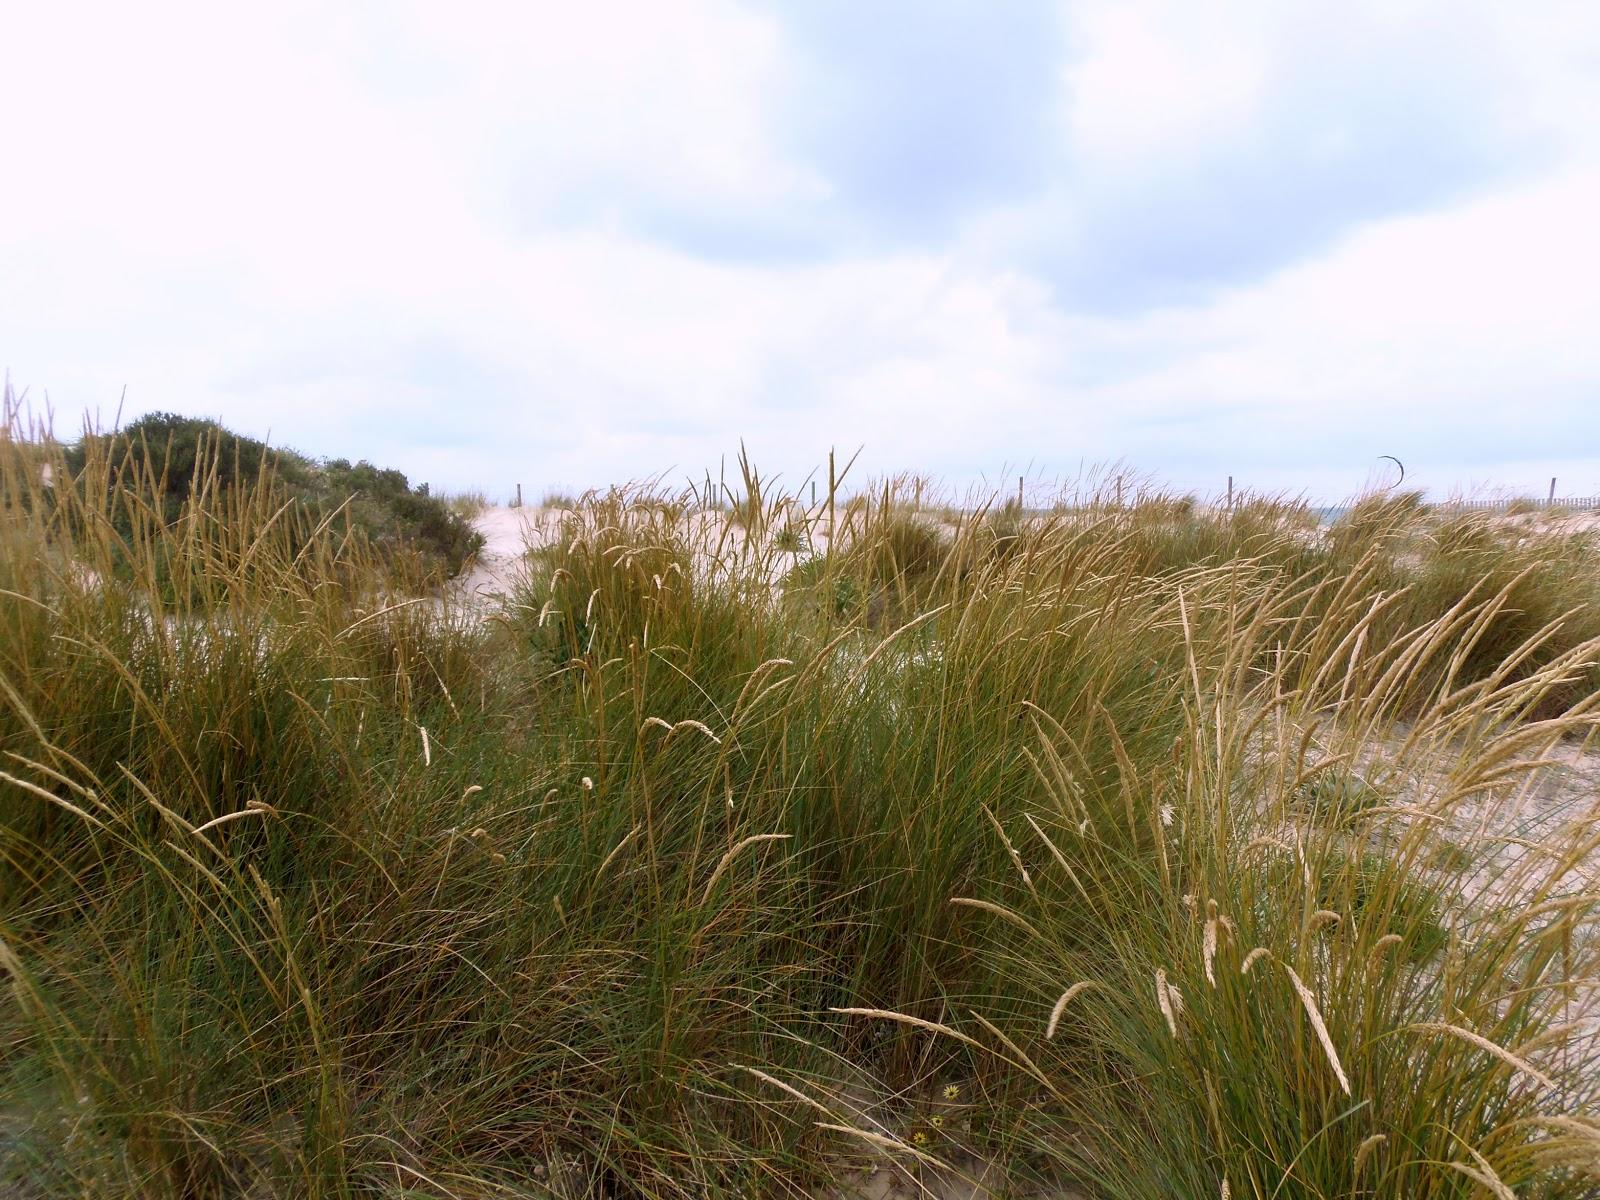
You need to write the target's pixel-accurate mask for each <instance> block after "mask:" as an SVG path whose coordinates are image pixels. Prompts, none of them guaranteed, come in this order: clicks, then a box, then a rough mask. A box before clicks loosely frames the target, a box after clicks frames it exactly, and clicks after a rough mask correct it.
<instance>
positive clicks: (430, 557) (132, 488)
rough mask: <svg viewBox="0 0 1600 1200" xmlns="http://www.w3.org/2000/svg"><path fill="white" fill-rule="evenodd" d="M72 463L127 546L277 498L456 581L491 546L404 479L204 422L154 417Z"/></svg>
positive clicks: (93, 441)
mask: <svg viewBox="0 0 1600 1200" xmlns="http://www.w3.org/2000/svg"><path fill="white" fill-rule="evenodd" d="M64 460H65V466H66V473H67V477H68V478H69V479H72V480H74V481H76V482H77V483H78V484H79V485H80V486H81V487H85V488H89V489H92V490H93V491H94V492H95V493H96V494H97V496H98V495H100V494H103V495H104V496H105V497H106V498H107V499H108V501H109V502H110V504H111V514H110V515H111V521H112V524H113V526H114V528H115V529H116V530H117V532H118V533H119V534H121V535H122V536H123V537H124V538H126V537H127V536H128V535H129V534H130V532H131V530H132V528H133V525H134V524H135V522H136V521H139V520H141V519H154V520H159V521H160V522H162V523H164V524H167V525H173V524H176V523H177V522H178V521H180V519H181V518H182V517H183V515H184V513H185V511H186V506H187V507H188V508H190V509H199V510H200V511H203V512H206V513H209V514H211V515H213V516H221V515H224V514H225V513H226V511H227V505H228V503H229V498H230V497H234V496H248V497H250V498H252V499H255V498H260V497H262V496H263V495H264V494H265V493H268V492H270V493H271V494H272V496H273V498H276V499H279V500H292V501H293V502H295V503H297V504H299V505H300V506H302V507H303V508H304V509H305V510H306V511H307V512H309V513H310V514H312V515H313V516H314V517H315V518H316V519H317V520H321V519H324V518H327V517H330V516H331V515H333V514H334V513H337V512H341V511H344V512H345V513H347V523H348V526H349V527H351V528H354V529H355V530H357V531H359V532H360V534H361V535H362V536H364V537H365V538H367V539H368V540H369V541H370V542H371V543H372V545H373V546H374V547H376V548H377V549H378V550H379V551H380V553H381V554H382V555H383V556H384V557H385V558H386V559H388V560H389V561H391V562H395V563H396V564H404V566H406V567H407V568H409V569H411V570H413V571H416V570H420V571H421V572H422V573H424V574H428V573H436V572H442V573H443V574H445V575H446V576H450V575H454V574H456V573H457V572H459V571H460V570H461V568H462V566H463V564H464V563H465V562H466V561H467V560H468V559H469V558H470V557H471V556H472V555H473V554H475V553H476V552H477V550H478V549H479V547H480V546H481V545H482V538H481V536H480V535H478V534H477V533H476V532H474V530H473V529H472V527H471V525H470V524H469V522H468V521H467V520H466V519H465V518H464V517H463V516H461V515H460V514H459V513H457V512H456V511H455V509H454V508H453V507H452V506H451V505H450V504H449V503H448V502H447V501H446V500H443V499H441V498H438V497H434V496H430V495H429V494H428V492H427V489H426V487H422V488H413V487H412V486H411V485H410V483H409V482H408V481H407V479H406V477H405V475H403V474H402V473H401V472H399V471H396V470H384V469H380V468H378V467H374V466H373V465H372V464H370V463H367V462H359V463H356V464H354V465H351V463H349V462H348V461H347V460H345V459H331V460H329V461H327V462H322V463H319V462H317V461H315V460H312V459H310V458H307V457H306V456H304V455H302V454H297V453H295V452H294V451H292V450H285V449H280V448H274V447H269V446H267V445H266V444H265V443H264V442H260V441H257V440H256V439H255V438H250V437H245V436H242V435H240V434H236V433H233V432H232V431H230V430H228V429H226V428H225V427H223V426H222V425H220V424H218V423H217V422H215V421H211V420H206V419H203V418H197V417H185V416H180V415H178V414H176V413H152V414H150V415H148V416H145V417H141V418H139V419H138V420H137V421H134V422H132V423H131V424H129V425H127V426H125V427H123V428H121V429H119V430H117V431H116V432H114V433H109V434H102V433H92V432H91V433H88V434H86V435H85V436H84V437H83V438H82V439H80V440H79V441H78V442H77V443H75V444H73V445H70V446H68V447H66V448H65V452H64ZM135 495H137V496H141V497H143V496H148V497H149V504H148V506H147V511H145V512H141V511H139V509H138V506H137V505H135V506H133V507H130V506H129V504H128V503H126V501H127V500H128V499H129V498H130V497H132V496H135ZM196 502H197V503H196Z"/></svg>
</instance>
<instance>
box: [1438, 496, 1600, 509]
mask: <svg viewBox="0 0 1600 1200" xmlns="http://www.w3.org/2000/svg"><path fill="white" fill-rule="evenodd" d="M1432 507H1434V508H1437V509H1448V510H1450V511H1452V512H1454V511H1471V512H1505V511H1506V510H1507V509H1511V508H1519V509H1527V510H1529V511H1533V510H1543V509H1561V508H1565V509H1571V510H1573V511H1576V512H1592V511H1594V510H1596V509H1600V496H1557V497H1556V498H1555V499H1553V500H1535V499H1533V498H1532V497H1529V496H1513V497H1511V498H1510V499H1507V500H1443V501H1440V502H1439V503H1438V504H1435V505H1433V506H1432Z"/></svg>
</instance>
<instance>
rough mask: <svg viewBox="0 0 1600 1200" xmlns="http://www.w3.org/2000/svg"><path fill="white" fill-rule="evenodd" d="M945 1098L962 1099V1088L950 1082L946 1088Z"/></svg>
mask: <svg viewBox="0 0 1600 1200" xmlns="http://www.w3.org/2000/svg"><path fill="white" fill-rule="evenodd" d="M944 1098H945V1099H946V1100H959V1099H961V1089H960V1088H958V1087H957V1086H956V1085H955V1084H953V1083H952V1084H948V1085H947V1086H946V1087H945V1089H944Z"/></svg>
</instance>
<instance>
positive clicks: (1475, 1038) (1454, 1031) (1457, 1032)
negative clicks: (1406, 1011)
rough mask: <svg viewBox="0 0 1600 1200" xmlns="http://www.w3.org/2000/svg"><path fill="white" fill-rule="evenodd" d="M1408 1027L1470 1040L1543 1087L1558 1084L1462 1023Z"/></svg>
mask: <svg viewBox="0 0 1600 1200" xmlns="http://www.w3.org/2000/svg"><path fill="white" fill-rule="evenodd" d="M1406 1028H1407V1029H1408V1030H1410V1031H1412V1032H1415V1033H1442V1034H1448V1035H1449V1036H1451V1037H1457V1038H1460V1039H1461V1040H1462V1041H1464V1042H1470V1043H1471V1044H1472V1045H1474V1046H1476V1047H1477V1048H1478V1049H1480V1050H1482V1051H1483V1052H1484V1053H1485V1054H1489V1055H1492V1056H1493V1057H1495V1058H1498V1059H1499V1060H1500V1061H1501V1062H1503V1063H1505V1064H1506V1066H1508V1067H1510V1068H1512V1070H1515V1071H1520V1072H1522V1074H1524V1075H1526V1076H1527V1077H1528V1078H1529V1079H1531V1080H1533V1081H1534V1082H1535V1083H1537V1084H1539V1085H1540V1086H1541V1087H1546V1088H1549V1089H1551V1090H1552V1091H1554V1090H1555V1088H1556V1086H1557V1084H1556V1081H1555V1080H1554V1079H1551V1078H1550V1076H1548V1075H1546V1074H1545V1073H1544V1072H1543V1071H1541V1070H1539V1068H1538V1067H1536V1066H1534V1065H1533V1064H1532V1063H1530V1062H1528V1061H1527V1060H1526V1059H1522V1058H1518V1057H1517V1056H1516V1055H1515V1054H1513V1053H1511V1051H1509V1050H1507V1049H1506V1048H1505V1047H1504V1046H1502V1045H1499V1044H1498V1043H1496V1042H1492V1041H1490V1040H1489V1039H1488V1038H1486V1037H1484V1036H1483V1035H1482V1034H1478V1033H1474V1032H1473V1031H1472V1030H1470V1029H1465V1028H1463V1027H1462V1026H1460V1025H1452V1024H1450V1023H1449V1022H1447V1021H1419V1022H1418V1023H1417V1024H1415V1025H1409V1026H1407V1027H1406Z"/></svg>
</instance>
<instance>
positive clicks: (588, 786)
mask: <svg viewBox="0 0 1600 1200" xmlns="http://www.w3.org/2000/svg"><path fill="white" fill-rule="evenodd" d="M581 786H582V787H583V790H584V791H586V792H592V791H594V780H592V779H590V778H589V777H588V776H587V775H585V776H584V777H583V781H582V785H581Z"/></svg>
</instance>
